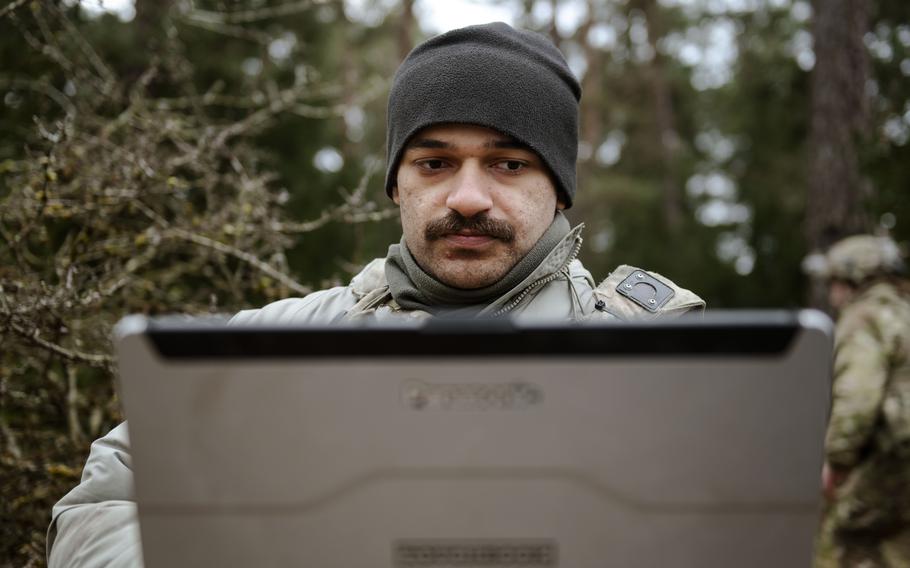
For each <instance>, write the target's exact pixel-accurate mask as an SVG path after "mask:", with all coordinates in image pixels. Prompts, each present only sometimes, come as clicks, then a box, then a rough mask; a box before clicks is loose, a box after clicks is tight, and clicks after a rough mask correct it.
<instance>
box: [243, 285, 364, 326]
mask: <svg viewBox="0 0 910 568" xmlns="http://www.w3.org/2000/svg"><path fill="white" fill-rule="evenodd" d="M355 303H357V298H356V296H355V295H354V293H353V291H352V290H351V288H350V287H349V286H337V287H335V288H329V289H328V290H320V291H318V292H313V293H312V294H308V295H306V296H304V297H303V298H286V299H284V300H278V301H277V302H272V303H271V304H268V305H266V306H264V307H262V308H259V309H255V310H243V311H240V312H238V313H237V314H236V315H235V316H234V317H233V318H231V321H230V324H231V325H236V324H242V325H292V324H303V323H328V322H331V321H333V320H334V319H335V318H337V317H340V316H341V315H342V314H344V313H345V312H346V311H347V310H349V309H350V308H351V307H352V306H353V305H354V304H355Z"/></svg>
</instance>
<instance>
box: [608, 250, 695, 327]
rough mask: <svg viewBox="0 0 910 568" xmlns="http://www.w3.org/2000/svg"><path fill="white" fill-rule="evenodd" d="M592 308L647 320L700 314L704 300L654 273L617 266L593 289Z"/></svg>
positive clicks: (619, 316)
mask: <svg viewBox="0 0 910 568" xmlns="http://www.w3.org/2000/svg"><path fill="white" fill-rule="evenodd" d="M594 300H595V302H596V303H595V308H596V309H597V310H599V311H601V312H605V313H607V314H610V315H612V316H615V317H617V318H619V319H621V320H636V319H638V320H650V319H655V318H665V317H670V318H674V317H678V316H680V315H682V314H684V313H687V312H696V313H701V312H703V311H704V309H705V301H704V300H703V299H701V298H700V297H699V296H698V295H697V294H695V293H694V292H692V291H691V290H687V289H686V288H683V287H682V286H679V285H677V284H676V283H675V282H673V281H672V280H670V279H669V278H666V277H665V276H662V275H660V274H658V273H656V272H650V271H647V270H644V269H642V268H637V267H635V266H628V265H625V264H623V265H620V266H618V267H616V269H614V270H613V272H611V273H610V275H609V276H608V277H607V278H606V279H605V280H604V281H603V282H601V283H600V284H599V285H598V286H597V287H596V288H594Z"/></svg>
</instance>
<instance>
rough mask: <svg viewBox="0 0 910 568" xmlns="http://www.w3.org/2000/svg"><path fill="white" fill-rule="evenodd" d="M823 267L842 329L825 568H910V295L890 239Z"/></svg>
mask: <svg viewBox="0 0 910 568" xmlns="http://www.w3.org/2000/svg"><path fill="white" fill-rule="evenodd" d="M824 260H825V262H824V263H822V266H820V267H819V268H821V269H822V271H823V276H825V277H826V278H827V280H828V283H829V295H830V299H831V304H832V306H833V307H834V308H835V309H836V310H838V311H839V319H838V322H837V329H836V335H835V342H836V343H835V361H834V386H833V388H834V396H833V403H832V409H831V420H830V424H829V427H828V434H827V440H826V450H825V451H826V463H825V471H824V473H823V485H824V490H825V495H826V497H827V498H828V502H827V505H828V506H827V508H826V512H825V516H824V519H823V522H822V529H821V533H820V536H819V545H818V551H817V552H818V554H817V559H816V564H817V566H838V567H840V566H849V567H866V566H869V567H878V566H888V567H892V566H893V567H898V566H906V567H910V285H908V281H907V280H906V279H905V278H904V277H903V276H902V275H903V273H904V264H903V261H902V259H901V254H900V251H899V249H898V247H897V246H896V245H895V243H894V241H892V240H891V239H888V238H883V237H873V236H868V235H859V236H854V237H849V238H847V239H844V240H842V241H840V242H838V243H837V244H835V245H834V246H832V247H831V249H830V250H829V252H828V254H827V255H826V256H825V259H824Z"/></svg>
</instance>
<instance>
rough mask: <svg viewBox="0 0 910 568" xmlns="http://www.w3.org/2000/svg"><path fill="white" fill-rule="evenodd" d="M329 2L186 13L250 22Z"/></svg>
mask: <svg viewBox="0 0 910 568" xmlns="http://www.w3.org/2000/svg"><path fill="white" fill-rule="evenodd" d="M328 2H329V0H298V1H296V2H287V3H285V4H278V5H275V6H263V7H262V8H255V9H252V10H236V11H232V12H211V11H208V10H199V9H193V10H192V11H190V12H188V13H187V14H186V17H187V18H193V19H194V20H196V21H199V22H206V23H209V24H249V23H253V22H259V21H262V20H268V19H272V18H280V17H284V16H291V15H293V14H298V13H301V12H305V11H306V10H309V9H310V8H312V7H313V6H318V5H320V4H327V3H328Z"/></svg>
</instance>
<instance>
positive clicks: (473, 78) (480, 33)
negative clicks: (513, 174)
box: [385, 22, 581, 208]
mask: <svg viewBox="0 0 910 568" xmlns="http://www.w3.org/2000/svg"><path fill="white" fill-rule="evenodd" d="M580 98H581V87H580V86H579V84H578V81H577V80H576V79H575V76H574V75H572V71H570V70H569V66H568V65H567V64H566V60H565V58H563V56H562V53H560V51H559V49H557V48H556V46H555V45H553V43H551V42H550V40H548V39H547V38H545V37H544V36H542V35H540V34H537V33H534V32H529V31H525V30H516V29H514V28H512V27H510V26H509V25H507V24H504V23H502V22H496V23H493V24H485V25H482V26H469V27H466V28H461V29H458V30H453V31H450V32H447V33H444V34H442V35H439V36H436V37H434V38H432V39H429V40H427V41H426V42H424V43H422V44H420V45H418V46H417V47H415V48H414V50H413V51H411V53H410V54H408V56H407V58H405V60H404V62H403V63H402V64H401V66H400V67H399V68H398V71H397V72H396V73H395V79H394V81H393V83H392V90H391V93H390V94H389V108H388V116H387V128H388V131H387V139H386V146H387V152H388V155H387V158H388V169H387V170H386V180H385V188H386V193H388V194H389V195H391V193H392V188H393V187H394V186H395V183H396V177H397V172H398V162H399V161H400V160H401V155H402V153H403V151H404V147H405V144H406V143H407V141H408V139H409V138H410V137H411V136H413V135H414V134H415V133H417V131H419V130H421V129H423V128H426V127H427V126H431V125H434V124H441V123H446V122H453V123H462V124H475V125H479V126H485V127H487V128H492V129H494V130H498V131H499V132H502V133H503V134H506V135H508V136H511V137H512V138H514V139H516V140H518V141H519V142H521V143H523V144H526V145H527V146H528V147H529V148H531V149H532V150H534V151H535V152H537V154H538V155H539V156H540V157H541V158H542V159H543V161H544V162H545V163H546V165H547V166H548V167H549V169H550V172H551V173H552V175H553V181H554V183H555V184H556V188H557V191H558V192H559V193H560V194H562V195H563V197H564V198H565V201H566V207H567V208H568V207H571V206H572V200H573V198H574V196H575V159H576V156H577V154H578V101H579V99H580Z"/></svg>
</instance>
